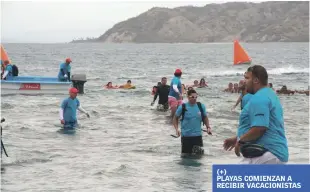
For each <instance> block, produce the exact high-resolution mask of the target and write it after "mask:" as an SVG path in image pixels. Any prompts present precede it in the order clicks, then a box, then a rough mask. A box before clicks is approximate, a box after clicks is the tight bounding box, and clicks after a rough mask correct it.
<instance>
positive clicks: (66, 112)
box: [59, 87, 89, 129]
mask: <svg viewBox="0 0 310 192" xmlns="http://www.w3.org/2000/svg"><path fill="white" fill-rule="evenodd" d="M77 93H78V90H77V89H76V88H74V87H73V88H71V89H70V90H69V94H70V97H68V98H66V99H64V100H63V102H62V103H61V108H60V112H59V115H60V123H61V124H63V125H64V128H65V129H73V128H75V127H76V126H77V117H76V112H77V110H79V111H81V112H83V113H85V114H86V115H87V117H88V118H89V114H88V113H87V112H86V111H85V110H84V109H83V108H82V106H81V104H80V101H79V100H78V99H77V98H76V96H77Z"/></svg>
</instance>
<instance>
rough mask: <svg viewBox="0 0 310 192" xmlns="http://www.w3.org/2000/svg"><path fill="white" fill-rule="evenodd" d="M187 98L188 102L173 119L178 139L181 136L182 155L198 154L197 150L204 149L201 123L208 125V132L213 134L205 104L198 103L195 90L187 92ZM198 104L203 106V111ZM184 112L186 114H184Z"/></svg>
mask: <svg viewBox="0 0 310 192" xmlns="http://www.w3.org/2000/svg"><path fill="white" fill-rule="evenodd" d="M187 97H188V102H187V103H184V104H183V105H181V106H179V107H178V109H177V111H176V113H175V116H174V118H173V125H174V128H175V130H176V134H177V136H178V137H179V136H180V135H181V143H182V155H186V154H192V153H197V151H195V148H196V149H197V147H198V148H200V147H201V148H202V147H203V142H202V132H201V131H202V130H201V122H203V123H204V124H205V125H206V128H207V132H208V133H209V134H211V127H210V124H209V119H208V116H207V110H206V107H205V105H204V104H201V103H197V92H196V91H195V90H193V89H192V90H189V91H188V92H187ZM198 104H199V105H200V106H201V109H200V108H199V105H198ZM183 110H184V114H182V111H183ZM201 113H202V114H201ZM181 116H183V117H182V120H181V132H180V130H179V128H178V122H179V118H180V117H181ZM195 146H196V147H195Z"/></svg>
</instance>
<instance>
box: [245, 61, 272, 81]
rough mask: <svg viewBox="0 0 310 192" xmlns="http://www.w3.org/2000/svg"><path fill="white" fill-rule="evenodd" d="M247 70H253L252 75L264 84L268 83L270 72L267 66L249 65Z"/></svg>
mask: <svg viewBox="0 0 310 192" xmlns="http://www.w3.org/2000/svg"><path fill="white" fill-rule="evenodd" d="M247 72H252V76H254V77H256V78H257V79H258V81H259V82H260V83H261V84H262V85H265V86H266V85H267V84H268V73H267V70H266V69H265V67H263V66H261V65H254V66H252V67H249V68H248V70H247Z"/></svg>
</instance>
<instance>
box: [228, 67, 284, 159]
mask: <svg viewBox="0 0 310 192" xmlns="http://www.w3.org/2000/svg"><path fill="white" fill-rule="evenodd" d="M245 84H246V89H247V92H249V93H251V94H253V96H252V98H251V100H250V101H249V102H248V103H247V104H246V105H245V106H244V108H243V110H242V111H241V114H240V118H239V127H238V131H237V136H235V137H232V138H228V139H226V140H225V141H224V144H223V147H224V149H225V150H231V149H233V148H235V154H236V155H237V156H240V152H241V153H242V155H243V157H244V158H243V159H242V161H241V162H240V163H241V164H285V163H286V162H288V158H289V153H288V145H287V138H286V136H285V129H284V118H283V108H282V105H281V102H280V99H279V97H278V96H277V95H276V93H275V92H274V91H273V90H272V89H270V88H269V87H268V73H267V71H266V69H265V68H264V67H263V66H260V65H254V66H252V67H249V68H248V70H247V73H246V74H245Z"/></svg>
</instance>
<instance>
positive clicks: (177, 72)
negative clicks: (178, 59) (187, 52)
mask: <svg viewBox="0 0 310 192" xmlns="http://www.w3.org/2000/svg"><path fill="white" fill-rule="evenodd" d="M174 76H176V77H181V76H182V71H181V69H176V70H175V72H174Z"/></svg>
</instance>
